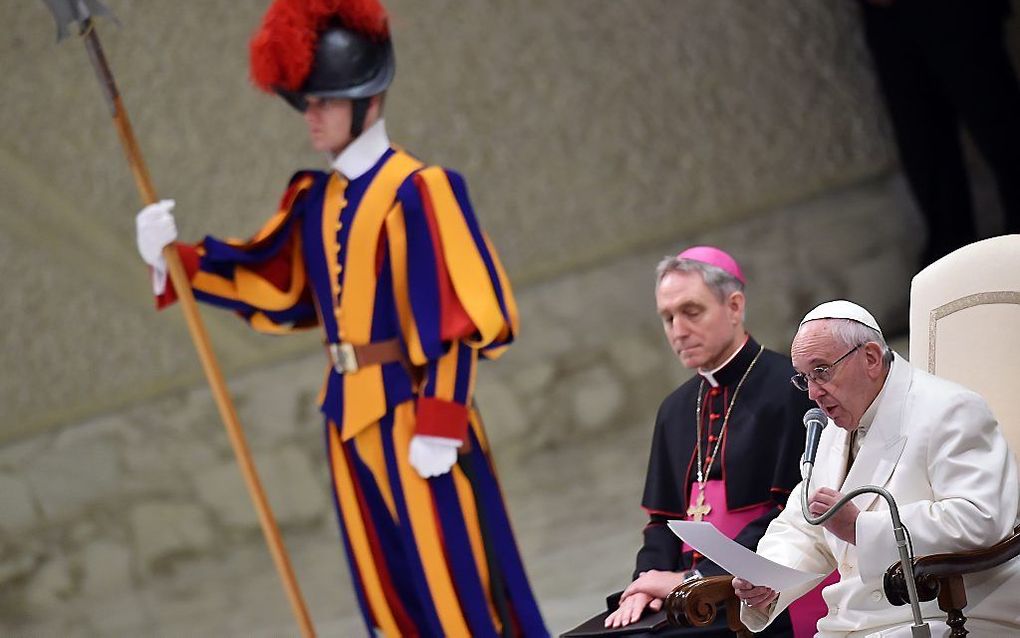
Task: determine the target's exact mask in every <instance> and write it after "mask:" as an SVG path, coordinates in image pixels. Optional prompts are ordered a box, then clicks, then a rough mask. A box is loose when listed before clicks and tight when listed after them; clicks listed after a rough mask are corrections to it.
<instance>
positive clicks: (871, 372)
mask: <svg viewBox="0 0 1020 638" xmlns="http://www.w3.org/2000/svg"><path fill="white" fill-rule="evenodd" d="M884 354H885V350H884V349H883V348H882V346H880V345H878V344H877V343H875V342H873V341H871V342H868V343H866V344H864V357H865V362H866V364H867V367H868V376H870V377H872V378H873V379H875V378H878V377H879V376H881V375H882V373H883V371H884V366H883V364H882V357H883V355H884Z"/></svg>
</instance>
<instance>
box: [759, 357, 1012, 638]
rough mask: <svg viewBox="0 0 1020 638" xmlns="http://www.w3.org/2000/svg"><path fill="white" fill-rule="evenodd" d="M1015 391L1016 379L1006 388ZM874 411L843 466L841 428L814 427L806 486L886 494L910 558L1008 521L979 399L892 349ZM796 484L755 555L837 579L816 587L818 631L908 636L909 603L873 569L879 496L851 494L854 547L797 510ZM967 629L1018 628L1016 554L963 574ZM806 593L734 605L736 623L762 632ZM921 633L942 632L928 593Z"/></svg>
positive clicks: (1007, 454)
mask: <svg viewBox="0 0 1020 638" xmlns="http://www.w3.org/2000/svg"><path fill="white" fill-rule="evenodd" d="M1018 391H1020V387H1018ZM874 408H875V413H874V414H875V416H874V421H872V423H871V426H870V428H869V429H868V433H867V436H866V437H865V438H864V440H863V444H862V445H861V449H860V451H859V453H858V455H857V458H856V460H855V461H854V463H853V465H852V467H851V468H850V472H849V474H847V473H846V462H847V458H848V457H847V453H848V445H849V439H850V437H849V434H848V433H847V432H846V431H845V430H843V429H841V428H838V427H836V426H835V425H834V424H833V423H832V422H831V421H830V423H829V426H828V427H826V428H825V430H824V431H823V433H822V438H821V441H820V443H819V450H818V458H817V460H816V464H815V470H814V474H813V475H812V477H811V485H810V488H809V489H808V495H809V496H810V494H812V493H813V492H814V491H815V490H817V489H818V488H820V487H830V488H833V489H837V490H839V491H840V492H841V493H843V494H846V493H848V492H850V491H851V490H853V489H855V488H857V487H860V486H862V485H877V486H879V487H883V488H885V489H886V490H888V491H889V492H891V493H892V495H893V497H894V498H895V499H896V503H897V506H898V507H899V510H900V518H901V520H902V522H903V524H904V525H905V526H906V528H907V530H908V531H909V533H910V537H911V540H912V541H913V548H914V555H915V556H920V555H924V554H933V553H941V552H957V551H964V550H971V549H977V548H983V547H987V546H989V545H993V544H994V543H997V542H998V541H1000V540H1002V539H1003V538H1005V537H1006V536H1007V535H1009V534H1010V532H1011V531H1012V530H1013V528H1014V526H1015V525H1016V524H1017V522H1018V521H1020V513H1018V512H1020V505H1018V500H1020V495H1018V473H1017V462H1016V459H1015V457H1014V455H1013V454H1012V453H1011V451H1010V450H1009V448H1008V447H1007V445H1006V440H1005V439H1004V438H1003V436H1002V433H1001V432H1000V431H999V427H998V425H997V423H996V421H995V417H994V416H992V413H991V410H990V409H989V408H988V405H987V404H986V403H985V401H984V400H983V399H982V398H981V397H980V396H979V395H977V394H976V393H974V392H971V391H970V390H967V389H966V388H964V387H962V386H959V385H957V384H955V383H952V382H949V381H946V380H944V379H940V378H938V377H935V376H932V375H930V374H928V373H926V372H923V371H921V370H918V369H916V368H913V367H912V366H911V365H910V364H909V363H907V362H906V361H904V360H903V359H902V358H901V357H899V356H898V355H897V356H896V358H895V360H894V361H893V364H892V369H891V370H890V372H889V376H888V378H887V379H886V383H885V386H884V387H883V389H882V392H881V393H880V394H879V396H878V398H877V399H876V405H875V406H874ZM803 489H804V483H803V482H801V483H800V484H799V485H797V487H796V488H794V490H793V492H792V493H791V494H790V499H789V501H788V505H787V507H786V509H785V510H784V511H783V512H782V513H781V514H780V515H779V516H778V517H777V518H776V519H775V520H774V521H773V522H772V524H771V525H769V528H768V531H767V532H766V533H765V536H764V537H763V538H762V539H761V542H760V543H759V544H758V553H759V554H761V555H762V556H765V557H767V558H769V559H771V560H773V561H775V562H777V563H781V564H783V565H787V566H789V567H793V568H796V569H801V570H804V571H809V572H815V573H819V574H827V573H830V572H831V571H832V570H835V569H838V570H839V576H840V580H839V582H837V583H834V584H832V585H830V586H828V587H826V588H825V589H824V590H823V592H822V596H823V598H824V599H825V602H826V604H827V605H828V608H829V612H828V614H827V615H826V616H825V617H824V618H822V619H821V620H819V621H818V635H819V636H822V637H825V638H829V637H835V636H850V637H857V636H862V637H863V636H900V635H906V636H909V635H910V634H909V625H910V624H911V623H912V622H913V616H912V614H911V611H910V606H909V605H904V606H901V607H893V606H892V605H891V604H889V602H888V601H887V600H886V599H885V594H884V593H883V590H882V576H883V574H884V573H885V570H886V568H888V567H889V565H891V564H892V563H894V562H897V561H899V553H898V552H897V549H896V541H895V538H894V536H893V531H892V522H891V520H890V517H889V512H888V506H887V504H886V501H885V499H884V498H881V497H880V496H878V495H877V494H862V495H861V496H858V497H856V498H855V499H854V504H855V505H857V507H859V508H860V509H861V514H860V516H859V518H858V519H857V544H856V545H851V544H849V543H846V542H845V541H842V540H840V539H838V538H836V537H835V536H834V535H832V534H831V533H830V532H828V531H827V530H825V529H824V528H823V527H822V526H817V527H816V526H813V525H809V524H808V523H807V522H806V521H805V520H804V516H803V512H802V509H801V490H803ZM964 580H965V582H966V586H967V607H966V608H965V609H964V614H965V615H966V616H967V629H968V630H969V631H970V632H971V635H972V636H1020V560H1012V561H1010V562H1008V563H1006V564H1005V565H1003V566H1001V567H999V568H996V569H993V570H988V571H985V572H981V573H979V574H974V575H971V576H967V577H965V578H964ZM807 591H808V588H804V589H800V590H791V591H784V592H781V593H780V596H779V599H778V601H776V604H775V606H774V607H773V608H772V609H771V612H770V613H769V614H765V613H764V611H762V610H753V609H748V608H746V607H742V608H741V614H740V617H741V620H742V621H743V622H744V624H745V625H747V627H748V628H749V629H751V630H752V631H760V630H762V629H763V628H764V627H765V626H766V625H767V624H768V623H769V622H771V620H772V619H773V618H774V617H775V616H776V615H777V614H779V613H780V612H781V611H782V610H783V609H785V608H786V606H787V605H789V604H790V603H791V602H793V601H794V600H796V599H797V598H798V597H800V596H801V595H803V594H804V593H806V592H807ZM921 613H922V615H923V616H924V617H925V618H926V619H930V620H931V621H934V622H931V628H932V635H933V636H940V635H948V633H947V628H946V626H945V623H944V621H945V617H946V615H945V613H944V612H942V611H941V610H940V609H939V608H938V604H937V602H936V601H931V602H928V603H922V604H921Z"/></svg>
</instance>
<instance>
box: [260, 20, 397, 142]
mask: <svg viewBox="0 0 1020 638" xmlns="http://www.w3.org/2000/svg"><path fill="white" fill-rule="evenodd" d="M395 69H396V62H395V60H394V56H393V44H392V42H391V41H390V32H389V26H388V24H387V18H386V10H385V9H384V8H383V6H382V5H381V4H380V3H379V1H378V0H275V1H274V2H273V4H272V5H271V6H270V7H269V9H268V11H266V15H265V17H264V18H263V19H262V25H261V26H260V27H259V29H258V31H256V32H255V35H254V36H252V39H251V75H252V80H253V82H254V83H255V84H256V85H257V86H258V87H259V88H261V89H262V90H264V91H266V92H269V93H277V94H279V95H280V96H281V97H283V99H285V100H286V101H287V103H289V104H290V105H291V106H293V107H294V108H295V109H297V110H299V111H304V110H305V109H306V108H307V107H308V102H307V98H308V97H321V98H345V99H349V100H353V101H354V113H353V118H352V122H351V133H352V135H355V136H357V135H358V134H360V133H361V128H362V125H363V122H364V117H365V111H367V109H368V98H370V97H372V96H373V95H378V94H379V93H382V92H383V91H385V90H386V88H387V87H389V85H390V82H391V81H392V80H393V74H394V71H395Z"/></svg>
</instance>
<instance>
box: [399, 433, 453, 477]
mask: <svg viewBox="0 0 1020 638" xmlns="http://www.w3.org/2000/svg"><path fill="white" fill-rule="evenodd" d="M459 447H460V441H458V440H457V439H448V438H446V437H445V436H427V435H424V434H416V435H414V436H413V437H412V438H411V449H410V451H409V452H408V456H410V459H411V465H412V466H413V467H414V469H416V470H418V474H419V476H421V477H422V478H426V479H427V478H431V477H433V476H439V475H440V474H446V473H447V472H449V471H450V468H451V467H453V464H454V463H456V462H457V448H459Z"/></svg>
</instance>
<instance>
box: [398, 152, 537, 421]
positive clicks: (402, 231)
mask: <svg viewBox="0 0 1020 638" xmlns="http://www.w3.org/2000/svg"><path fill="white" fill-rule="evenodd" d="M397 197H398V202H399V206H398V207H399V211H398V213H399V214H400V216H401V220H400V222H402V223H399V222H398V223H388V225H387V232H388V233H389V234H390V245H391V249H393V248H394V247H396V248H398V249H400V250H402V251H403V255H401V256H400V257H398V258H397V259H395V260H394V262H393V264H394V271H395V272H394V282H395V284H396V285H395V290H396V292H397V295H398V311H401V312H400V314H401V324H402V327H403V331H404V338H405V341H406V343H407V346H408V354H409V356H410V358H411V362H412V363H413V364H414V365H418V366H424V368H425V372H426V376H425V381H424V383H423V384H422V385H421V388H420V391H419V396H418V399H417V417H418V418H417V430H416V431H417V432H418V433H419V434H432V435H436V436H448V437H450V438H458V439H461V440H463V438H464V436H465V433H466V431H467V426H468V407H469V406H470V405H471V396H472V393H473V390H474V388H473V384H474V377H475V367H476V365H477V362H478V358H479V356H485V357H488V358H494V357H496V356H499V354H501V353H502V350H503V349H504V348H505V347H506V346H507V345H509V344H510V342H511V341H513V338H514V335H515V334H516V332H517V329H518V319H517V306H516V302H515V300H514V297H513V292H512V290H511V288H510V283H509V280H508V278H507V277H506V274H505V272H504V270H503V267H502V265H501V264H500V262H499V258H498V256H497V254H496V252H495V250H494V249H493V247H492V244H491V243H490V241H489V239H488V238H487V237H486V236H485V234H484V232H483V231H482V230H481V228H480V227H479V225H478V221H477V219H476V218H475V215H474V211H473V210H472V207H471V202H470V200H469V198H468V193H467V187H466V185H465V183H464V180H463V178H461V176H460V175H458V174H457V173H454V172H452V171H447V170H444V169H442V168H439V167H428V168H425V169H423V170H421V171H419V172H417V173H415V174H414V175H413V176H412V177H411V178H409V179H408V180H407V181H406V182H405V183H404V184H403V185H402V186H401V188H400V190H399V191H398V196H397ZM394 234H397V235H400V236H398V237H394V236H393V235H394ZM401 296H403V297H404V298H403V299H401Z"/></svg>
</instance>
